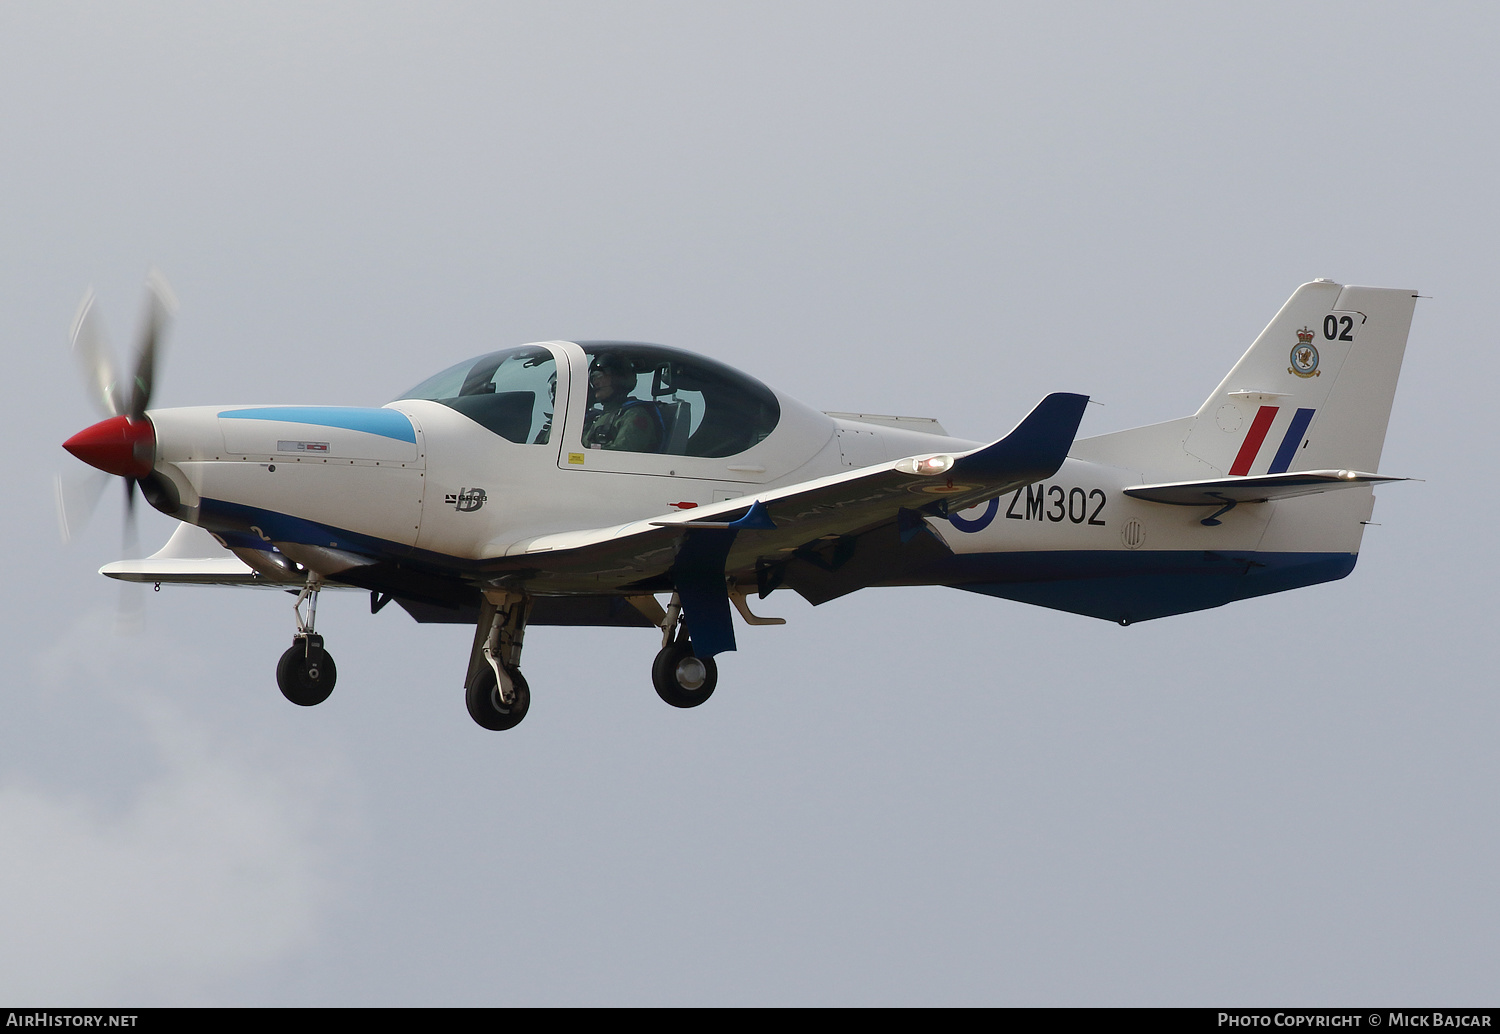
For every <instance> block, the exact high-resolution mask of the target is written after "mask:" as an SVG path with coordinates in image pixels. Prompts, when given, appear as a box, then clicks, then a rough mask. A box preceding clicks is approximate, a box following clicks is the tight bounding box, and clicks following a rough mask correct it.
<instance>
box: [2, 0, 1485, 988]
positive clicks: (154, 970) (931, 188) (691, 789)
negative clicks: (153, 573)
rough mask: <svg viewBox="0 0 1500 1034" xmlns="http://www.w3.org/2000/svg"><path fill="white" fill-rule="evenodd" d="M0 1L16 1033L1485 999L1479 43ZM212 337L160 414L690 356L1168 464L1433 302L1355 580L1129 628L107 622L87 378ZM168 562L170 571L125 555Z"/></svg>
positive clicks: (277, 603)
mask: <svg viewBox="0 0 1500 1034" xmlns="http://www.w3.org/2000/svg"><path fill="white" fill-rule="evenodd" d="M1247 7H1248V5H1198V4H1182V5H1160V4H1128V5H1127V4H1118V5H1094V4H1084V5H1079V4H1048V5H1016V6H1009V5H1005V4H1000V3H983V4H951V3H947V4H945V3H932V2H928V3H921V4H916V3H911V4H882V3H873V2H868V0H865V2H859V3H847V4H840V3H809V2H805V0H804V2H798V3H786V4H780V3H767V2H762V3H754V4H724V3H713V4H705V3H683V4H677V3H636V2H629V3H571V4H570V3H558V2H555V0H554V2H549V3H546V4H524V5H523V4H496V3H483V4H480V3H475V4H440V3H423V4H420V5H417V4H410V5H395V4H374V3H368V2H361V3H324V4H308V3H302V2H298V3H278V2H257V3H254V4H232V3H218V4H211V5H205V4H199V3H189V2H184V3H180V4H170V3H140V4H125V3H121V4H108V5H102V4H93V3H78V4H66V3H59V2H54V0H48V2H46V3H41V2H29V0H24V2H18V3H6V4H4V5H0V198H3V203H0V242H3V244H0V341H3V347H4V353H3V354H4V356H5V358H6V360H7V362H8V364H9V366H10V372H9V375H8V376H7V377H5V378H4V381H5V383H4V386H3V389H0V390H3V392H4V405H3V406H0V421H3V422H4V432H5V435H4V437H5V440H6V441H7V442H9V443H10V447H9V448H7V449H4V450H0V471H3V477H0V483H3V485H4V486H5V488H4V491H5V493H6V495H5V500H6V505H5V507H4V510H3V516H0V521H3V527H4V530H5V532H6V535H5V539H6V546H5V548H4V550H3V553H0V556H3V558H4V568H3V573H4V578H5V585H6V587H7V589H8V593H7V596H6V599H5V602H4V603H3V604H0V607H3V621H0V643H3V649H0V672H3V676H0V678H3V685H0V689H3V699H4V707H3V712H0V713H3V719H0V930H3V931H4V934H3V936H0V1001H3V1002H9V1003H15V1004H20V1003H26V1004H33V1003H35V1004H69V1005H72V1004H85V1003H96V1004H120V1005H126V1004H134V1005H175V1004H195V1003H209V1004H249V1005H443V1004H453V1005H512V1004H672V1005H679V1004H680V1005H687V1004H719V1005H736V1004H738V1005H745V1004H803V1005H835V1004H901V1005H916V1004H993V1005H1011V1004H1014V1005H1019V1004H1080V1005H1110V1004H1200V1005H1221V1004H1230V1003H1233V1004H1248V1003H1274V1004H1292V1003H1297V1004H1349V1003H1361V1002H1363V1003H1371V1004H1390V1005H1399V1004H1410V1005H1417V1004H1420V1005H1464V1004H1482V1003H1487V1004H1494V1001H1495V988H1496V986H1497V978H1500V974H1497V969H1500V964H1497V960H1500V886H1497V882H1496V879H1495V873H1496V872H1497V870H1500V833H1497V830H1496V815H1497V804H1500V801H1497V793H1500V790H1497V788H1500V754H1497V752H1496V750H1495V742H1496V733H1497V725H1500V706H1497V702H1496V686H1495V677H1494V664H1493V653H1494V649H1495V646H1494V636H1493V632H1492V628H1493V625H1494V578H1495V574H1496V571H1495V562H1494V560H1493V550H1492V546H1493V541H1494V538H1495V535H1496V529H1495V526H1494V525H1495V515H1496V513H1497V512H1500V491H1497V488H1496V485H1495V481H1494V478H1493V477H1492V476H1491V471H1492V469H1493V467H1494V465H1495V462H1496V448H1495V446H1496V431H1495V420H1494V410H1495V401H1494V397H1493V396H1494V385H1495V384H1496V382H1497V377H1500V358H1497V355H1500V352H1497V349H1496V347H1495V344H1494V338H1493V335H1494V325H1495V318H1494V311H1493V310H1494V305H1493V299H1494V297H1495V293H1496V280H1497V274H1500V268H1497V265H1500V264H1497V261H1496V258H1495V252H1496V246H1495V240H1496V230H1497V225H1496V223H1497V218H1496V208H1497V206H1496V200H1495V187H1494V184H1495V182H1496V180H1497V174H1500V169H1497V165H1500V150H1497V148H1496V144H1495V140H1494V135H1495V134H1494V127H1495V122H1496V115H1497V89H1496V88H1497V75H1500V73H1497V71H1496V67H1495V63H1494V53H1495V51H1496V49H1497V45H1500V16H1497V15H1496V14H1495V13H1494V9H1493V8H1492V7H1491V6H1490V5H1483V4H1473V5H1421V6H1417V5H1409V4H1407V5H1395V4H1392V5H1372V4H1318V3H1313V4H1308V3H1295V4H1268V3H1261V4H1256V5H1254V10H1253V11H1251V10H1248V9H1246V8H1247ZM153 265H154V266H157V267H160V268H161V269H162V270H163V271H164V272H165V274H166V275H167V277H168V278H169V279H170V281H171V283H172V285H173V287H174V288H175V289H176V292H177V294H178V296H179V298H180V300H181V311H180V314H179V318H178V320H177V322H176V323H175V325H174V327H173V329H172V336H171V340H170V343H169V350H168V352H167V354H166V356H165V359H164V362H163V365H162V367H161V368H160V369H159V371H158V390H157V394H156V399H155V404H157V405H161V406H171V405H196V404H219V403H242V402H287V403H326V404H353V405H379V404H382V403H384V402H385V401H387V400H388V399H390V398H391V397H393V396H394V395H396V394H397V393H398V392H399V391H401V390H402V389H404V388H406V387H409V386H410V385H412V384H414V383H416V382H417V381H419V380H421V379H423V378H424V377H426V376H428V375H430V374H431V373H433V372H435V371H437V370H439V369H441V368H443V367H446V366H448V365H451V364H452V363H455V362H457V361H458V360H460V359H463V358H465V357H467V356H471V355H474V354H477V353H479V352H482V351H486V350H489V349H492V348H496V347H501V346H505V345H512V344H518V343H521V342H524V341H530V340H538V339H547V338H624V339H633V340H647V341H659V342H662V343H664V344H669V345H675V346H679V347H683V348H688V349H693V350H697V351H701V352H704V353H706V354H708V355H711V356H713V357H715V358H717V359H719V360H722V361H724V362H727V363H730V364H731V365H734V366H738V367H740V368H742V369H745V370H747V371H748V372H750V373H752V374H754V375H756V376H758V377H760V378H761V379H762V380H765V381H767V382H769V383H771V384H774V385H776V386H777V387H779V388H780V389H782V390H783V391H786V392H788V393H790V394H792V395H794V396H796V397H798V398H800V399H802V400H804V401H806V402H808V403H811V404H813V405H815V406H817V407H818V408H822V409H835V410H863V411H867V412H884V413H904V414H910V415H916V416H932V417H937V418H938V419H940V420H941V421H943V423H944V424H945V425H946V426H947V427H948V429H949V430H950V431H952V432H953V433H955V434H959V435H964V436H966V437H972V438H976V439H986V438H990V437H994V436H995V435H997V434H999V433H1002V432H1004V431H1005V430H1006V429H1008V428H1009V427H1010V426H1011V425H1012V424H1013V423H1014V422H1015V421H1016V420H1017V419H1018V418H1019V417H1020V416H1021V415H1023V414H1024V413H1025V412H1026V411H1027V409H1028V408H1029V407H1030V406H1031V405H1032V404H1034V403H1035V401H1036V400H1037V399H1038V398H1040V397H1041V396H1042V395H1043V394H1045V393H1047V392H1049V391H1054V390H1057V391H1077V392H1083V393H1087V394H1090V395H1093V396H1094V397H1095V398H1096V399H1098V400H1099V401H1100V402H1102V403H1103V405H1102V406H1093V407H1090V411H1089V414H1088V415H1087V417H1086V420H1085V424H1084V433H1086V434H1089V433H1099V432H1103V431H1108V430H1114V429H1118V428H1123V427H1130V426H1134V425H1137V424H1142V423H1149V422H1154V421H1157V420H1165V419H1168V418H1172V417H1176V416H1181V415H1184V414H1187V413H1190V412H1192V411H1193V410H1194V409H1196V408H1197V406H1198V404H1199V403H1200V402H1201V401H1202V400H1203V398H1204V397H1206V396H1207V394H1208V393H1209V391H1210V390H1211V389H1212V388H1213V387H1214V386H1215V385H1216V384H1217V382H1218V380H1219V379H1220V377H1222V375H1223V374H1224V372H1225V371H1227V370H1228V369H1229V367H1230V366H1231V365H1232V364H1233V362H1234V360H1235V359H1236V358H1237V357H1238V356H1239V355H1240V353H1241V352H1242V351H1243V350H1244V348H1245V347H1246V346H1247V345H1248V344H1249V342H1250V341H1251V340H1252V339H1253V338H1254V336H1255V335H1256V333H1258V332H1259V330H1260V329H1261V327H1262V326H1264V324H1265V323H1266V322H1267V321H1268V320H1269V319H1270V317H1271V316H1272V315H1273V314H1274V313H1275V311H1276V309H1277V308H1278V307H1279V306H1280V305H1281V303H1282V302H1283V301H1284V300H1285V299H1286V298H1287V296H1288V295H1289V294H1290V293H1291V291H1292V290H1293V289H1294V288H1295V287H1296V286H1297V285H1298V284H1299V283H1302V282H1304V281H1307V280H1310V279H1313V278H1315V277H1330V278H1333V279H1337V280H1340V281H1341V282H1345V283H1361V284H1372V285H1377V286H1389V287H1402V288H1413V289H1417V290H1420V291H1421V293H1422V294H1423V296H1424V299H1423V300H1422V301H1420V302H1419V303H1418V308H1417V313H1416V318H1415V321H1414V323H1413V326H1412V333H1411V341H1410V347H1409V349H1408V352H1407V361H1406V366H1405V369H1404V371H1403V375H1402V381H1401V386H1400V390H1399V391H1398V393H1397V397H1396V405H1395V411H1394V414H1393V416H1392V419H1391V423H1390V432H1389V436H1388V438H1387V440H1386V448H1385V454H1384V458H1383V460H1382V463H1381V468H1382V471H1383V472H1384V473H1388V474H1396V475H1409V476H1414V477H1419V478H1423V479H1425V481H1422V482H1412V483H1404V484H1398V485H1393V486H1390V487H1387V488H1382V489H1381V490H1380V491H1379V493H1378V497H1379V498H1378V502H1377V505H1376V510H1375V517H1374V519H1375V520H1376V521H1377V522H1379V524H1378V526H1374V527H1371V528H1369V529H1368V531H1367V534H1366V536H1365V540H1364V549H1363V552H1362V554H1361V558H1360V563H1359V565H1358V568H1357V569H1356V570H1355V572H1354V574H1353V575H1352V576H1351V577H1349V578H1348V579H1346V580H1344V581H1341V582H1336V583H1333V584H1329V585H1324V586H1317V587H1313V588H1309V589H1304V590H1301V591H1298V592H1294V593H1287V594H1281V595H1277V596H1271V597H1266V598H1262V599H1257V600H1251V601H1247V602H1243V603H1239V604H1234V605H1231V606H1230V607H1227V608H1223V609H1219V610H1212V611H1207V612H1203V613H1199V614H1193V615H1186V616H1182V617H1177V618H1169V619H1165V620H1162V621H1154V622H1148V623H1144V624H1141V625H1135V626H1132V627H1130V628H1120V627H1117V626H1114V625H1111V624H1107V623H1104V622H1101V621H1096V620H1092V619H1088V618H1083V617H1077V616H1073V615H1068V614H1062V613H1056V612H1052V611H1046V610H1039V609H1032V608H1028V607H1026V606H1023V605H1021V604H1018V603H1012V602H1008V601H1003V600H997V599H991V598H988V597H983V596H977V595H971V594H968V593H963V592H959V591H955V590H946V589H937V588H930V589H903V590H870V591H866V592H863V593H858V594H856V595H854V596H851V597H848V598H845V599H842V600H838V601H835V602H833V603H830V604H827V605H825V606H823V607H821V608H817V609H816V610H814V609H813V608H812V607H809V606H808V605H806V604H805V603H803V602H802V601H801V600H800V599H798V598H797V597H795V596H792V595H790V594H785V593H778V594H777V595H775V596H774V597H772V598H771V599H770V600H767V601H764V602H763V603H761V604H760V607H759V609H760V610H761V611H764V612H767V613H770V614H775V615H782V616H785V617H787V618H788V619H789V623H788V624H787V625H786V626H784V627H777V628H755V629H741V631H740V633H739V641H740V650H739V652H738V653H735V654H730V655H726V656H723V657H721V658H720V673H721V678H720V686H719V690H718V692H717V693H716V695H715V697H714V699H713V700H712V701H711V702H710V703H709V704H708V705H706V706H704V707H701V708H698V709H696V710H693V711H678V710H676V709H673V708H670V707H668V706H666V705H665V704H663V703H662V702H661V701H660V700H658V699H657V697H656V696H655V694H654V693H653V691H652V689H651V685H650V676H649V669H650V662H651V659H652V656H653V655H654V653H655V650H656V647H657V645H658V643H657V641H656V637H655V636H654V635H653V634H652V633H651V632H649V631H642V630H606V629H599V630H591V629H553V628H536V629H534V630H533V631H532V632H531V634H530V635H528V637H527V646H526V659H525V670H526V672H527V675H528V678H529V681H530V683H531V686H532V691H533V701H532V708H531V713H530V715H529V717H528V718H527V720H526V722H525V724H524V725H522V726H521V727H520V728H518V729H516V730H514V731H512V732H510V733H505V734H495V733H486V732H483V731H482V730H480V729H479V728H478V727H477V726H475V725H474V724H473V722H472V721H471V720H470V719H469V717H468V715H467V713H466V711H465V709H464V704H463V693H462V685H461V684H462V680H463V674H464V670H465V666H466V655H467V650H468V645H469V638H470V635H471V632H470V630H468V629H465V628H462V627H457V626H450V627H435V626H418V625H417V624H415V623H413V622H412V621H411V620H410V619H409V618H408V617H407V616H406V615H405V614H404V613H402V612H401V611H400V610H398V609H397V608H394V607H392V608H389V609H387V610H384V611H382V612H381V614H379V615H378V616H371V615H370V614H369V612H368V607H367V598H366V597H365V596H364V595H362V594H358V593H346V594H335V593H328V594H325V596H324V599H323V602H322V605H321V606H320V609H319V631H320V632H322V633H324V634H325V635H326V636H327V641H328V647H329V649H330V650H331V651H332V653H333V654H334V656H335V657H336V658H337V661H338V666H339V683H338V688H337V690H336V691H335V692H334V695H333V696H332V698H331V699H330V700H329V701H328V702H327V703H326V704H324V705H322V706H320V707H317V708H311V709H302V708H297V707H294V706H292V705H291V704H289V703H287V702H286V701H285V700H284V699H283V698H282V697H281V695H280V693H278V692H277V689H276V684H275V677H274V669H275V664H276V660H277V657H278V656H279V655H280V653H281V651H282V650H284V649H285V648H286V646H287V645H288V643H289V642H290V637H291V633H292V631H293V621H292V614H291V607H290V598H289V597H286V596H282V595H279V594H275V593H269V592H236V591H232V590H221V589H217V590H216V589H196V588H173V587H167V588H164V589H163V590H162V591H161V592H160V593H151V592H149V591H147V592H145V593H144V594H143V596H144V599H143V601H141V602H142V605H143V609H144V610H145V615H146V616H145V629H144V631H143V632H141V633H140V634H138V635H135V636H128V637H122V636H119V635H117V634H115V630H114V614H115V609H116V602H117V598H118V591H117V586H116V585H115V584H114V583H111V582H108V581H107V580H106V579H104V578H102V577H100V576H98V575H97V574H96V573H95V572H96V570H97V568H98V567H99V566H100V565H101V564H103V563H106V562H108V561H111V560H114V559H116V558H117V557H118V556H119V555H120V549H121V543H120V530H119V525H120V503H119V500H118V495H119V493H118V492H111V493H110V494H109V496H108V497H107V498H106V500H105V502H104V504H103V505H102V506H101V507H100V510H99V513H98V514H97V515H96V519H95V521H94V523H93V524H92V525H91V527H90V528H89V530H88V532H87V533H86V534H85V535H84V536H82V538H81V539H79V540H77V541H75V542H74V543H73V544H72V545H71V546H69V547H67V548H64V547H63V546H61V545H60V544H59V543H58V537H57V533H56V527H55V517H54V511H53V506H52V503H51V479H52V477H53V475H54V474H55V473H57V472H59V471H74V470H76V468H77V466H78V465H77V463H76V461H74V460H72V459H71V458H70V457H69V456H67V455H66V454H65V453H64V452H63V451H62V450H61V449H60V448H59V444H60V443H61V442H62V440H63V439H65V438H66V437H68V436H69V435H71V434H72V433H74V432H75V431H77V430H79V429H81V428H82V427H84V426H85V425H87V424H88V423H90V422H92V420H93V419H94V415H93V412H92V410H91V409H90V408H89V406H88V404H87V402H86V400H85V396H84V391H83V388H82V386H81V384H80V383H79V379H78V377H77V376H76V374H75V372H74V370H73V369H72V366H71V364H70V362H69V360H68V355H67V332H68V326H69V322H70V320H71V318H72V316H73V312H74V309H75V307H76V305H77V303H78V300H79V298H80V297H81V296H82V294H83V291H84V289H85V288H86V287H87V286H88V285H90V284H92V285H93V286H94V288H95V289H96V291H97V292H98V294H99V296H100V299H101V305H102V307H103V308H102V311H103V314H104V316H105V319H106V321H107V323H108V325H109V326H110V328H111V330H112V332H113V337H114V339H115V343H116V347H117V349H119V350H121V351H125V350H126V349H127V344H128V341H129V339H130V337H131V335H132V334H133V333H134V329H135V324H136V320H137V319H138V317H139V313H140V306H141V285H142V282H143V280H144V277H145V273H146V271H147V269H148V268H150V267H151V266H153ZM140 523H141V541H142V545H143V546H144V547H146V548H147V550H148V551H149V550H150V549H154V548H155V546H156V545H157V544H159V543H160V542H161V541H164V540H165V538H166V537H167V535H168V534H169V533H170V530H171V526H172V522H171V521H170V520H168V519H167V518H165V517H162V516H161V515H159V514H156V513H154V512H151V511H149V510H147V511H146V512H145V513H144V514H142V516H141V522H140Z"/></svg>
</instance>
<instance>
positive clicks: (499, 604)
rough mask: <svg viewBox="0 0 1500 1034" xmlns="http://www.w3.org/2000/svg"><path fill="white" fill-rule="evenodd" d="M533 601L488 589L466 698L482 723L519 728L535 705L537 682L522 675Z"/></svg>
mask: <svg viewBox="0 0 1500 1034" xmlns="http://www.w3.org/2000/svg"><path fill="white" fill-rule="evenodd" d="M530 616H531V600H530V599H529V598H527V597H525V596H520V595H517V594H514V593H503V592H495V593H485V598H484V602H483V603H482V604H480V607H479V624H478V627H477V628H475V630H474V648H473V649H472V650H471V651H470V652H469V677H468V678H467V679H466V680H465V681H464V702H465V703H467V704H468V705H469V717H470V718H473V719H474V721H475V722H477V723H478V724H479V725H480V726H481V727H482V728H485V729H490V730H492V731H495V732H499V731H501V730H503V729H514V728H515V727H516V726H517V725H520V724H521V719H523V718H525V717H526V712H527V710H528V709H529V708H530V707H531V687H530V686H528V685H527V684H526V678H525V676H523V675H522V674H521V668H520V663H521V641H522V640H523V639H524V638H525V635H526V619H527V618H528V617H530Z"/></svg>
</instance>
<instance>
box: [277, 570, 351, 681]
mask: <svg viewBox="0 0 1500 1034" xmlns="http://www.w3.org/2000/svg"><path fill="white" fill-rule="evenodd" d="M322 587H323V579H322V577H321V576H320V575H318V574H315V573H309V574H308V576H307V584H306V585H304V586H303V587H302V591H301V592H299V593H298V594H297V602H296V603H294V604H292V613H293V614H295V615H296V616H297V634H296V635H294V636H292V645H291V647H290V648H289V649H288V650H287V651H286V653H284V654H282V655H281V660H280V661H279V662H278V663H277V665H276V684H277V685H278V686H280V687H281V695H282V696H284V697H286V698H287V699H288V700H290V701H291V702H292V703H294V704H298V705H300V706H302V707H312V706H313V705H314V704H321V703H322V702H323V701H325V700H327V699H328V694H330V693H332V692H333V684H334V681H335V680H336V679H337V678H338V668H337V667H336V666H335V665H334V663H333V656H332V655H331V654H330V653H329V652H328V651H327V650H325V649H323V637H322V636H320V635H317V634H316V633H314V632H313V623H314V622H315V621H316V620H317V617H318V591H319V590H320V589H321V588H322ZM303 603H306V604H307V617H306V618H305V619H304V618H303V616H302V604H303Z"/></svg>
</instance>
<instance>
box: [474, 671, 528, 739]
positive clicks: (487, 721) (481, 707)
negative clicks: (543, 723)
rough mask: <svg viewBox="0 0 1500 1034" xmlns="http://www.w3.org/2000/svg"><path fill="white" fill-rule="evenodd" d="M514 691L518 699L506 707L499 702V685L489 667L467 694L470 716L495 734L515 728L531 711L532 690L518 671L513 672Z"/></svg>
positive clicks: (512, 686) (512, 685)
mask: <svg viewBox="0 0 1500 1034" xmlns="http://www.w3.org/2000/svg"><path fill="white" fill-rule="evenodd" d="M510 678H511V688H512V690H513V691H514V694H515V699H513V700H512V701H511V702H510V704H508V705H507V704H506V703H505V702H504V701H502V700H501V699H500V686H499V684H498V683H496V681H495V672H494V670H493V669H492V668H491V667H490V666H489V665H488V664H486V665H485V666H484V670H483V671H481V672H480V673H479V677H478V678H476V679H475V680H474V684H473V685H472V686H470V687H469V688H468V689H467V690H465V691H464V702H465V703H467V704H468V705H469V717H470V718H472V719H474V721H476V722H478V723H479V725H480V726H482V727H483V728H486V729H489V730H491V731H493V732H500V731H502V730H504V729H514V728H515V727H516V726H518V725H520V724H521V719H522V718H525V717H526V712H527V711H528V710H529V709H530V708H531V687H530V686H528V685H526V678H525V676H523V675H522V674H521V672H520V671H519V670H516V671H512V672H511V673H510Z"/></svg>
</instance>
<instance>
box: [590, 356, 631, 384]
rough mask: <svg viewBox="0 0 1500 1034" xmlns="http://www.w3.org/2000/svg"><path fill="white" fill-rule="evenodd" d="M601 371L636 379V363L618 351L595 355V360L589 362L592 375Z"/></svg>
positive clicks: (613, 375) (627, 378)
mask: <svg viewBox="0 0 1500 1034" xmlns="http://www.w3.org/2000/svg"><path fill="white" fill-rule="evenodd" d="M601 371H602V372H604V373H607V374H609V375H610V376H611V377H619V378H622V379H624V380H627V381H634V380H635V365H634V364H633V363H631V361H630V360H629V359H626V358H625V357H624V356H623V355H620V354H618V353H616V352H606V353H605V354H604V355H596V356H594V361H593V362H591V363H589V373H590V375H592V374H594V373H597V372H601Z"/></svg>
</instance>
